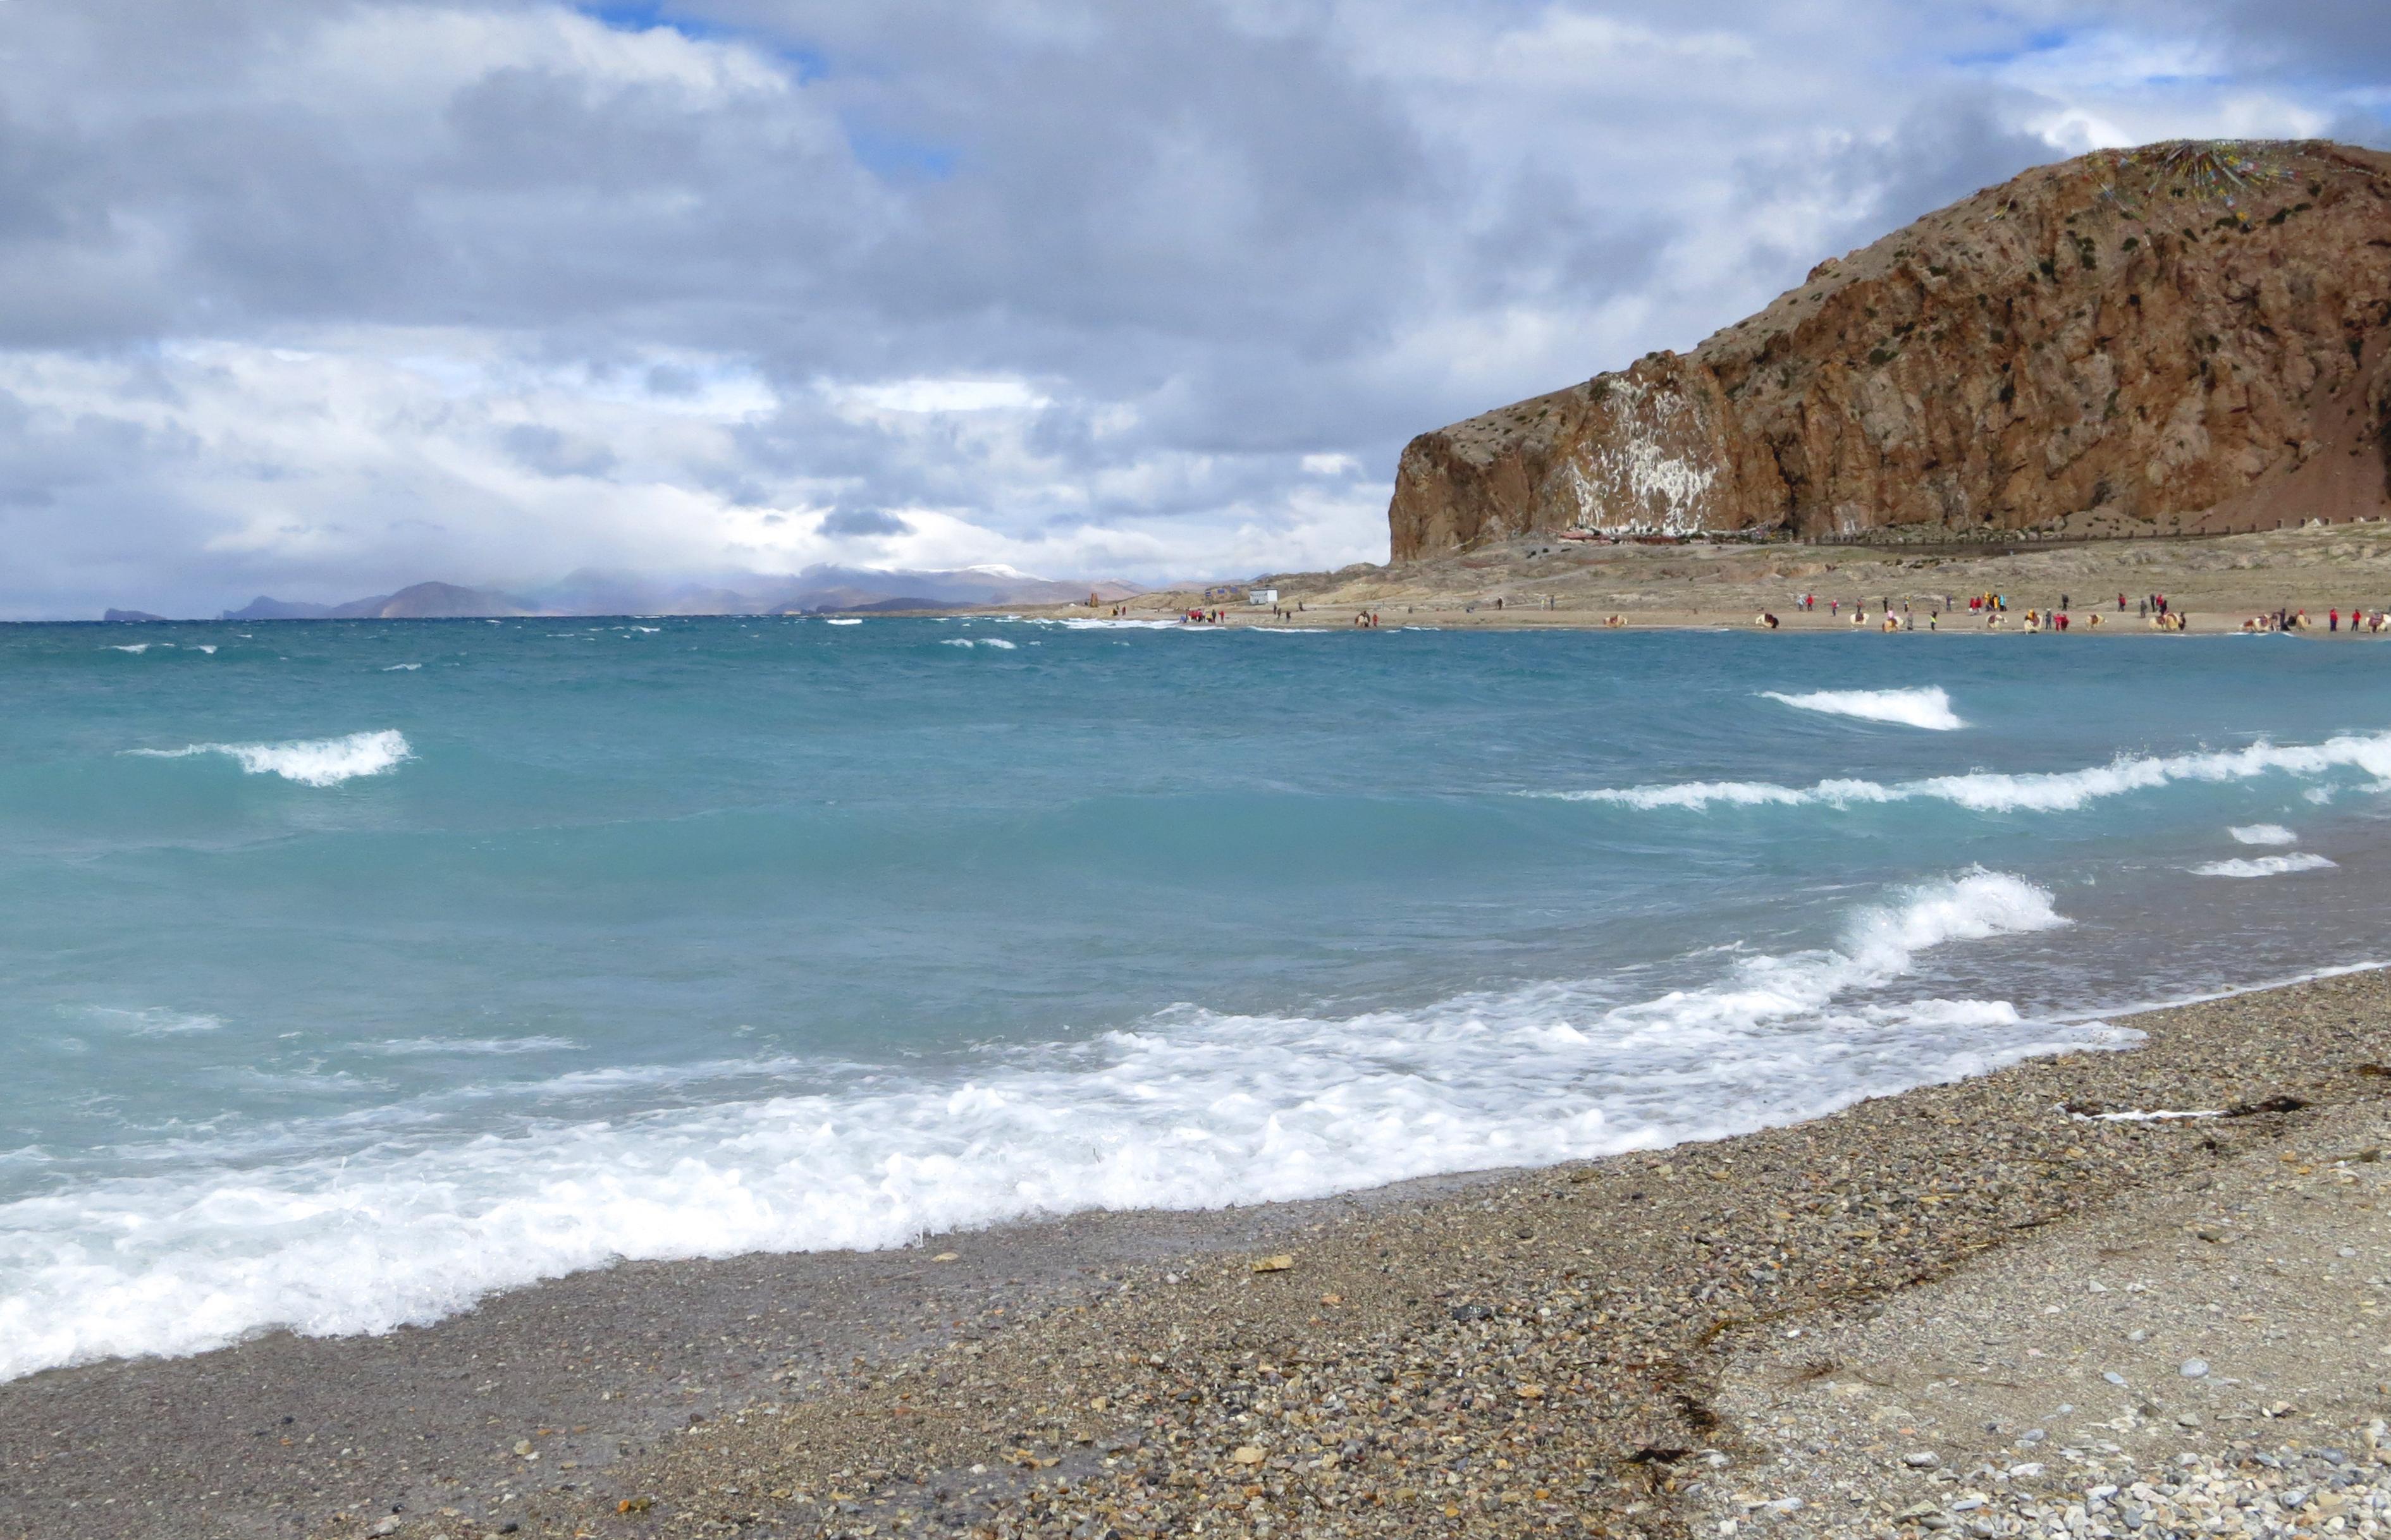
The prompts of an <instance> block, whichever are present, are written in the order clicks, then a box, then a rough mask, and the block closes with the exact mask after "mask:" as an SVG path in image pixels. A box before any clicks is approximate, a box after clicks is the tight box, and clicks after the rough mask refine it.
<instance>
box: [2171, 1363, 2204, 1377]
mask: <svg viewBox="0 0 2391 1540" xmlns="http://www.w3.org/2000/svg"><path fill="white" fill-rule="evenodd" d="M2176 1372H2177V1373H2178V1374H2180V1375H2182V1376H2183V1377H2184V1378H2185V1379H2186V1380H2199V1379H2203V1378H2205V1377H2206V1375H2207V1373H2208V1360H2207V1359H2205V1358H2187V1359H2185V1360H2184V1361H2183V1367H2181V1368H2179V1369H2178V1370H2177V1371H2176Z"/></svg>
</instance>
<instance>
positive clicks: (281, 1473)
mask: <svg viewBox="0 0 2391 1540" xmlns="http://www.w3.org/2000/svg"><path fill="white" fill-rule="evenodd" d="M2119 1024H2126V1025H2131V1026H2132V1027H2134V1028H2137V1029H2139V1032H2140V1033H2141V1034H2142V1037H2141V1039H2140V1041H2139V1043H2137V1044H2136V1045H2134V1046H2129V1047H2126V1048H2124V1049H2122V1050H2119V1051H2103V1052H2085V1053H2074V1054H2068V1055H2064V1056H2061V1057H2060V1058H2056V1059H2040V1060H2035V1061H2030V1062H2027V1063H2023V1064H2020V1065H2016V1066H2014V1067H2011V1068H2009V1069H2006V1070H2002V1071H1999V1072H1995V1073H1991V1074H1986V1075H1984V1076H1981V1077H1977V1078H1973V1079H1970V1080H1966V1081H1962V1082H1959V1083H1957V1084H1946V1085H1941V1086H1932V1087H1927V1088H1923V1089H1919V1090H1916V1091H1912V1092H1909V1093H1906V1094H1903V1095H1900V1096H1894V1097H1880V1098H1876V1099H1872V1100H1868V1101H1865V1102H1862V1103H1860V1104H1858V1105H1856V1106H1854V1107H1852V1108H1849V1109H1848V1110H1844V1111H1842V1112H1840V1113H1837V1114H1835V1115H1832V1116H1829V1117H1825V1118H1821V1119H1817V1120H1815V1121H1813V1122H1810V1123H1803V1124H1799V1125H1796V1126H1792V1127H1786V1128H1779V1129H1774V1130H1769V1131H1764V1132H1762V1133H1758V1134H1754V1135H1751V1136H1744V1137H1739V1138H1736V1139H1730V1140H1725V1141H1720V1142H1715V1143H1710V1144H1699V1145H1687V1146H1679V1147H1676V1148H1674V1149H1665V1150H1655V1151H1650V1152H1646V1153H1639V1154H1632V1155H1627V1156H1622V1157H1617V1158H1613V1159H1610V1160H1606V1161H1595V1162H1590V1163H1584V1164H1577V1165H1570V1166H1565V1167H1558V1168H1552V1169H1546V1170H1538V1171H1515V1172H1504V1173H1494V1174H1482V1175H1480V1176H1476V1177H1469V1178H1457V1179H1449V1180H1444V1181H1440V1182H1435V1183H1427V1184H1415V1185H1412V1186H1409V1187H1394V1188H1387V1189H1382V1190H1379V1191H1376V1192H1372V1193H1365V1194H1359V1195H1355V1196H1353V1197H1351V1198H1350V1199H1345V1200H1334V1201H1329V1202H1316V1203H1309V1204H1301V1205H1285V1206H1276V1207H1260V1208H1247V1209H1236V1210H1228V1211H1221V1212H1218V1213H1208V1214H1177V1215H1136V1214H1113V1215H1102V1214H1099V1215H1086V1216H1080V1217H1079V1218H1078V1219H1074V1220H1069V1221H1061V1222H1056V1223H1054V1224H1053V1225H1042V1226H1041V1225H1027V1226H1011V1227H1006V1228H1002V1229H999V1230H994V1231H988V1232H980V1233H971V1234H961V1235H950V1236H947V1237H943V1238H932V1239H930V1240H927V1241H925V1242H924V1243H923V1244H921V1245H919V1246H917V1247H914V1248H911V1249H909V1250H906V1251H899V1252H881V1253H860V1254H852V1255H845V1256H840V1255H824V1256H814V1257H806V1258H751V1259H736V1260H734V1261H731V1262H728V1263H718V1264H644V1265H638V1266H627V1267H623V1268H618V1269H614V1270H611V1271H607V1272H601V1273H596V1274H588V1275H580V1276H576V1277H573V1278H568V1279H564V1280H562V1281H560V1282H558V1283H555V1284H550V1285H545V1286H540V1287H537V1288H534V1289H530V1290H520V1291H517V1292H516V1293H514V1294H511V1295H506V1296H501V1297H500V1298H499V1299H498V1300H495V1301H493V1302H491V1303H487V1304H485V1306H484V1307H483V1308H482V1309H480V1310H478V1311H475V1312H473V1313H472V1314H470V1315H465V1316H461V1317H459V1318H457V1319H454V1320H451V1321H448V1322H446V1323H443V1324H441V1325H439V1326H435V1327H432V1328H422V1329H417V1330H407V1331H402V1332H398V1333H394V1334H392V1335H389V1336H386V1337H381V1338H371V1339H343V1340H334V1341H313V1340H302V1339H294V1338H291V1337H288V1336H273V1337H267V1338H264V1339H259V1340H256V1341H251V1342H248V1343H244V1344H242V1345H239V1346H237V1347H234V1348H230V1349H226V1350H224V1351H222V1352H219V1353H215V1354H203V1355H200V1356H199V1357H197V1358H193V1359H186V1360H173V1361H138V1362H134V1363H130V1364H125V1363H119V1364H110V1365H97V1366H90V1367H83V1368H75V1369H68V1370H61V1371H54V1372H52V1373H49V1374H45V1375H38V1376H33V1377H31V1378H29V1379H27V1380H20V1381H18V1382H15V1383H12V1384H10V1385H7V1386H6V1387H0V1403H5V1404H6V1411H7V1413H8V1415H7V1416H6V1418H5V1419H0V1425H5V1427H6V1429H7V1430H8V1431H6V1433H4V1434H0V1477H5V1481H6V1487H5V1491H0V1533H6V1534H18V1535H25V1536H42V1537H44V1540H49V1537H53V1536H79V1535H110V1536H113V1535H149V1534H160V1535H163V1534H222V1535H250V1534H258V1535H267V1534H274V1535H284V1534H287V1535H322V1536H344V1537H345V1536H365V1535H373V1536H393V1535H405V1536H408V1537H411V1540H430V1537H432V1536H435V1535H437V1536H446V1540H467V1537H469V1536H480V1535H484V1534H538V1535H559V1536H566V1535H575V1536H577V1535H584V1534H587V1535H593V1536H595V1535H614V1534H620V1535H626V1536H633V1535H642V1536H643V1535H714V1534H720V1535H727V1534H743V1535H759V1536H765V1535H769V1536H782V1535H789V1536H794V1535H807V1536H815V1535H887V1534H970V1535H979V1536H1014V1535H1028V1534H1057V1535H1062V1534H1067V1535H1075V1536H1095V1535H1105V1534H1117V1535H1123V1536H1128V1535H1143V1534H1251V1535H1265V1534H1353V1535H1362V1534H1403V1535H1410V1534H1454V1535H1496V1534H1505V1535H1508V1534H1588V1535H1645V1536H1655V1537H1658V1536H1674V1535H1694V1534H1787V1535H1797V1534H1819V1535H1825V1534H1888V1535H1891V1534H1929V1533H1959V1534H1984V1535H1991V1534H2209V1533H2230V1534H2279V1533H2317V1532H2321V1530H2322V1529H2324V1528H2326V1527H2330V1528H2332V1529H2333V1530H2334V1531H2335V1532H2349V1533H2374V1530H2373V1529H2372V1528H2369V1527H2366V1526H2371V1525H2375V1524H2379V1523H2380V1522H2382V1519H2381V1517H2380V1514H2381V1508H2380V1503H2381V1492H2382V1490H2383V1489H2382V1487H2381V1485H2380V1482H2382V1480H2383V1464H2382V1463H2381V1462H2380V1461H2378V1459H2377V1457H2376V1454H2375V1451H2376V1448H2377V1447H2378V1445H2379V1444H2381V1443H2382V1442H2384V1434H2383V1429H2382V1425H2381V1423H2380V1422H2379V1421H2378V1420H2376V1419H2377V1418H2378V1417H2379V1415H2380V1414H2381V1413H2382V1412H2383V1410H2384V1409H2385V1406H2386V1405H2391V1402H2386V1401H2385V1388H2384V1385H2383V1383H2382V1382H2381V1381H2382V1380H2384V1379H2385V1377H2386V1374H2391V1370H2386V1367H2385V1365H2386V1360H2385V1359H2384V1357H2383V1356H2382V1354H2383V1353H2384V1351H2385V1337H2386V1335H2391V1334H2386V1333H2385V1331H2384V1330H2383V1329H2382V1328H2380V1327H2379V1325H2378V1324H2377V1318H2376V1311H2377V1310H2378V1309H2379V1308H2380V1302H2381V1300H2382V1298H2383V1297H2384V1295H2385V1287H2386V1285H2385V1277H2384V1274H2385V1271H2386V1270H2391V1248H2386V1246H2385V1240H2386V1238H2391V1234H2386V1230H2391V1226H2386V1225H2385V1213H2384V1203H2385V1193H2384V1192H2383V1184H2384V1182H2385V1180H2391V1177H2386V1175H2385V1174H2386V1173H2391V1164H2385V1163H2384V1162H2383V1161H2381V1159H2380V1156H2381V1151H2382V1148H2383V1146H2384V1144H2385V1134H2386V1132H2391V1128H2386V1124H2391V1104H2387V1103H2386V1101H2385V1091H2386V1089H2391V1075H2386V1073H2385V1066H2384V1061H2385V1059H2391V977H2386V975H2385V974H2384V973H2381V972H2362V973H2357V974H2351V975H2346V976H2343V977H2337V978H2331V979H2324V980H2319V981H2314V982H2305V983H2300V984H2296V985H2291V986H2287V987H2284V988H2281V989H2278V990H2273V991H2268V992H2264V993H2260V994H2254V995H2240V996H2235V997H2232V998H2229V999H2224V1000H2217V1001H2212V1002H2208V1003H2204V1004H2197V1005H2191V1006H2185V1007H2176V1008H2172V1009H2167V1010H2162V1011H2157V1012H2153V1013H2150V1014H2147V1015H2144V1016H2140V1017H2136V1018H2130V1019H2121V1020H2120V1023H2119ZM2152 1113H2197V1114H2201V1115H2198V1116H2165V1117H2159V1116H2146V1115H2139V1114H2152ZM2125 1114H2138V1115H2125ZM2136 1333H2139V1334H2140V1335H2139V1337H2136V1336H2135V1334H2136ZM2195 1362H2196V1365H2197V1367H2198V1370H2199V1372H2198V1374H2197V1375H2196V1376H2194V1375H2192V1374H2191V1368H2192V1367H2193V1366H2194V1365H2195ZM2386 1457H2391V1456H2386ZM2295 1524H2304V1525H2307V1529H2305V1530H2303V1529H2296V1528H2294V1527H2293V1526H2294V1525H2295ZM2236 1525H2238V1526H2240V1527H2234V1526H2236ZM2219 1526H2223V1527H2219ZM2270 1526H2271V1527H2270Z"/></svg>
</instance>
